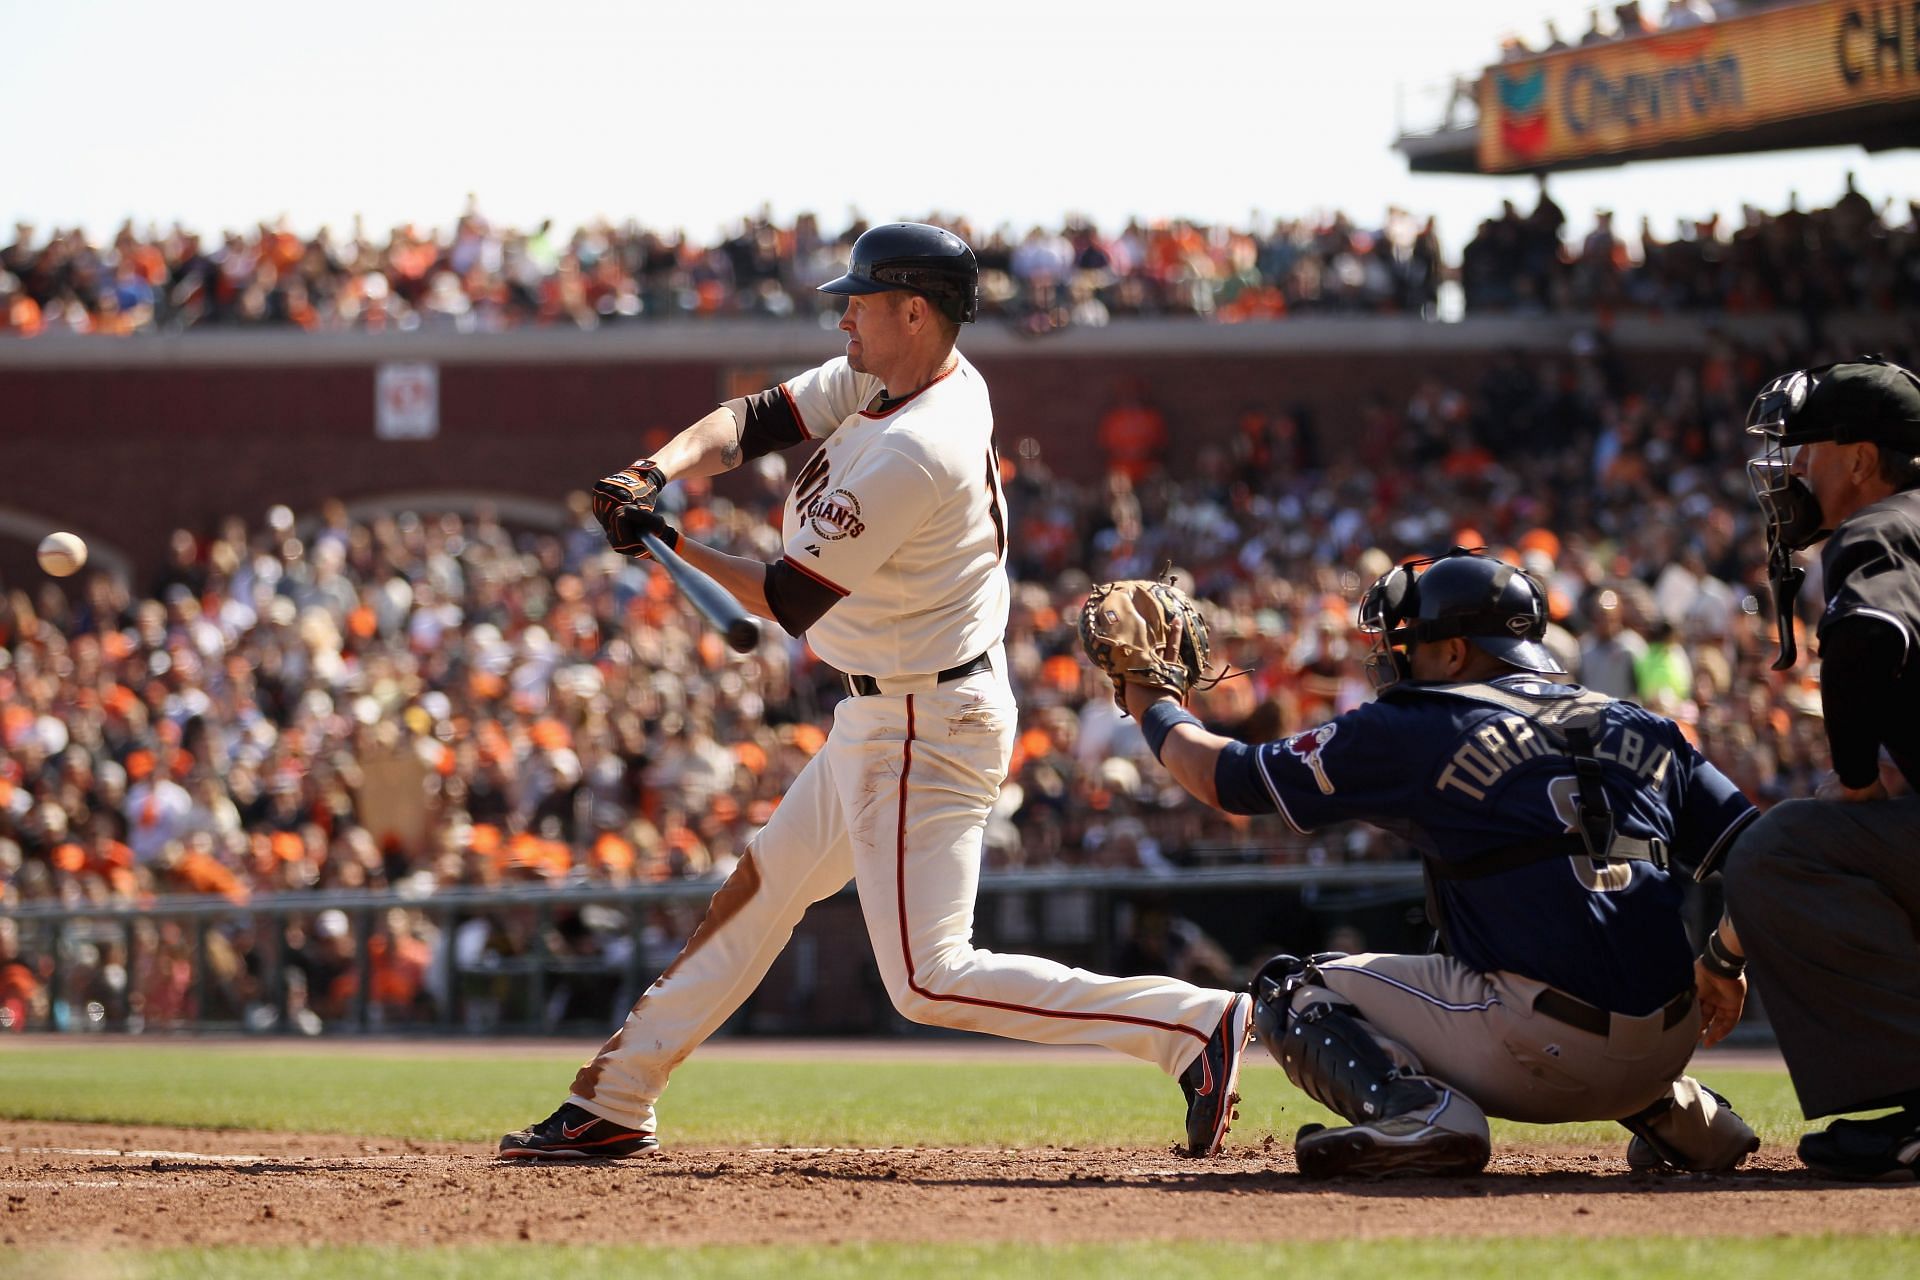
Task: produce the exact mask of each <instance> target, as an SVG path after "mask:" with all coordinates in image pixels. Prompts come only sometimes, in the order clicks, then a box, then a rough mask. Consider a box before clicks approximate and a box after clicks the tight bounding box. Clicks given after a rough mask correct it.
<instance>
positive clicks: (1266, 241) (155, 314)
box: [0, 183, 1920, 336]
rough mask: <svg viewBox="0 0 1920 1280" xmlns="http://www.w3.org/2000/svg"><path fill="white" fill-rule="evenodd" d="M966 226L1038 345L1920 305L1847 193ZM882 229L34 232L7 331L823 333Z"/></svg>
mask: <svg viewBox="0 0 1920 1280" xmlns="http://www.w3.org/2000/svg"><path fill="white" fill-rule="evenodd" d="M932 220H933V221H936V222H946V223H949V224H950V225H952V226H953V227H954V229H955V230H957V231H959V232H960V233H961V235H962V236H963V237H965V238H966V239H967V240H968V241H969V242H970V243H971V244H973V245H974V246H975V247H976V248H977V249H978V251H979V256H980V261H981V267H982V277H981V279H982V288H981V307H982V311H983V313H984V314H985V315H987V316H990V317H997V318H1000V319H1002V320H1005V321H1007V322H1009V323H1012V324H1015V325H1017V326H1019V327H1021V328H1023V329H1026V330H1029V331H1035V332H1043V331H1048V330H1053V329H1057V328H1061V327H1065V326H1068V325H1082V326H1086V325H1095V326H1097V325H1103V324H1107V323H1109V322H1111V321H1113V320H1115V319H1121V318H1126V317H1132V316H1192V317H1201V318H1206V319H1209V320H1213V321H1219V322H1229V323H1231V322H1241V321H1255V320H1272V319H1278V318H1281V317H1284V316H1289V315H1296V314H1302V313H1346V314H1351V313H1361V314H1379V313H1399V314H1411V315H1426V316H1432V315H1434V314H1436V311H1437V306H1438V300H1439V293H1440V288H1441V285H1442V283H1443V282H1444V281H1446V280H1448V279H1458V281H1459V283H1460V284H1461V286H1462V289H1463V293H1464V298H1465V304H1466V308H1467V310H1468V312H1469V313H1490V312H1502V311H1539V310H1568V309H1578V310H1586V309H1607V310H1617V309H1622V308H1630V309H1643V310H1688V311H1722V310H1724V311H1754V310H1766V309H1781V310H1791V311H1800V312H1806V313H1809V314H1813V315H1819V314H1824V313H1826V312H1829V311H1834V310H1854V309H1867V310H1877V311H1883V312H1886V311H1896V310H1900V309H1909V310H1910V309H1912V308H1914V307H1915V306H1920V206H1909V207H1908V209H1907V210H1906V211H1905V220H1904V221H1901V214H1900V213H1899V212H1898V211H1895V210H1894V209H1892V208H1891V207H1889V208H1887V209H1885V210H1875V209H1874V208H1873V206H1872V205H1871V203H1870V202H1868V201H1867V200H1866V198H1865V197H1864V196H1862V195H1861V194H1860V193H1859V192H1858V191H1855V190H1854V189H1853V187H1852V185H1851V183H1849V186H1848V189H1847V191H1846V193H1845V194H1844V195H1843V196H1842V197H1841V198H1840V199H1839V200H1838V201H1837V202H1836V204H1835V205H1834V207H1833V208H1831V209H1817V210H1811V211H1802V210H1800V209H1799V208H1798V207H1797V205H1796V206H1795V207H1792V208H1789V209H1787V210H1785V211H1784V212H1781V213H1779V214H1768V213H1764V212H1762V211H1760V210H1758V209H1752V208H1749V209H1746V210H1744V211H1743V214H1742V223H1741V225H1740V226H1739V227H1737V228H1735V227H1732V226H1729V225H1723V223H1722V220H1721V219H1720V218H1719V217H1718V216H1714V217H1710V218H1707V219H1704V220H1699V221H1694V222H1689V223H1686V224H1684V225H1683V226H1682V227H1681V228H1680V231H1679V234H1677V235H1676V236H1675V237H1674V238H1672V239H1670V240H1661V239H1660V238H1659V237H1658V236H1656V234H1655V233H1654V231H1653V229H1652V228H1651V227H1648V226H1642V227H1641V229H1640V232H1639V234H1638V235H1637V236H1628V235H1625V234H1623V233H1621V232H1620V231H1617V230H1616V229H1615V228H1614V226H1613V218H1612V215H1611V213H1609V212H1607V211H1604V210H1602V211H1598V212H1597V213H1596V214H1595V222H1594V226H1593V228H1592V229H1591V230H1590V231H1588V232H1587V233H1586V234H1585V235H1584V236H1577V237H1572V236H1571V233H1570V232H1569V230H1568V227H1567V219H1566V216H1565V214H1564V213H1563V212H1562V211H1561V210H1560V208H1559V206H1558V205H1556V204H1555V203H1554V202H1553V200H1552V199H1551V198H1550V197H1548V196H1547V194H1546V191H1545V189H1544V187H1543V188H1542V191H1541V196H1540V199H1539V201H1538V203H1537V205H1536V207H1535V208H1534V209H1533V210H1532V211H1531V212H1529V213H1526V214H1522V213H1521V212H1519V211H1518V210H1517V209H1516V208H1515V207H1514V206H1513V205H1512V204H1511V203H1508V204H1506V205H1505V206H1504V207H1503V209H1502V211H1501V212H1500V213H1499V214H1498V215H1497V216H1495V217H1492V218H1489V219H1487V220H1486V221H1485V222H1483V223H1482V224H1481V226H1480V227H1479V228H1478V230H1477V231H1476V233H1475V235H1474V236H1473V238H1472V240H1471V241H1470V242H1469V243H1468V244H1467V245H1466V246H1465V247H1464V249H1463V250H1462V253H1461V259H1460V261H1459V262H1458V263H1457V264H1450V263H1447V262H1444V261H1443V260H1442V255H1441V251H1440V245H1439V240H1438V236H1437V234H1436V231H1435V228H1434V223H1433V220H1432V219H1431V218H1427V219H1421V218H1418V217H1416V216H1414V215H1412V214H1409V213H1408V212H1406V211H1405V210H1402V209H1397V208H1395V209H1389V210H1388V211H1387V213H1386V215H1385V216H1384V218H1382V219H1381V220H1380V221H1379V222H1378V223H1372V224H1362V223H1361V222H1358V221H1356V220H1355V219H1352V218H1350V217H1348V216H1347V215H1345V214H1342V213H1334V214H1328V215H1324V216H1314V217H1304V218H1296V219H1280V220H1276V221H1275V222H1273V223H1272V224H1271V225H1269V226H1265V227H1247V228H1236V227H1224V226H1209V225H1203V224H1199V223H1195V222H1190V221H1184V220H1179V221H1172V222H1152V223H1143V222H1141V221H1139V220H1135V221H1131V222H1129V223H1128V224H1127V225H1126V226H1125V227H1123V228H1121V229H1120V230H1119V231H1118V232H1117V233H1110V232H1104V231H1102V230H1100V229H1099V228H1097V227H1095V226H1093V225H1092V224H1091V223H1089V222H1087V221H1086V220H1084V219H1070V220H1069V221H1068V222H1067V223H1066V225H1064V226H1063V227H1060V228H1058V229H1050V228H1040V227H1035V228H1032V229H1030V230H1028V231H1027V232H1025V233H1024V234H1019V233H1016V232H1014V231H1012V230H1011V229H1009V228H1005V227H1001V228H997V229H994V230H991V231H988V230H986V229H984V228H979V229H976V228H974V227H972V226H970V225H969V224H968V223H967V221H966V220H965V219H964V218H958V219H943V218H942V217H940V216H939V215H937V214H936V215H933V216H932ZM865 228H866V223H864V222H862V221H858V220H856V221H854V222H853V224H852V225H850V226H849V227H847V228H846V229H845V230H844V231H842V232H839V233H838V234H833V233H830V232H827V231H825V230H823V229H822V227H821V225H820V222H819V220H818V219H817V218H816V217H815V216H814V215H812V214H801V215H800V216H799V217H797V218H796V219H795V220H794V221H793V223H792V224H791V225H779V224H776V223H775V222H774V221H773V219H772V218H771V216H770V215H769V214H767V213H766V212H764V211H763V212H762V213H760V214H758V215H756V216H754V217H751V218H747V219H745V220H743V222H742V224H741V225H740V227H739V228H738V229H737V230H736V231H735V232H734V233H733V234H732V235H729V236H727V237H725V238H724V239H722V240H721V241H720V242H719V243H717V244H703V243H700V242H698V241H697V240H694V239H691V238H689V237H688V236H687V235H686V234H684V233H683V232H673V233H661V232H657V231H652V230H648V229H646V228H645V227H642V226H641V225H639V224H638V223H634V222H629V223H626V224H624V225H622V226H618V227H616V226H613V225H611V224H608V223H604V222H603V223H597V224H594V225H591V226H585V227H581V228H579V229H577V230H575V231H574V232H572V234H570V235H569V234H566V233H564V232H562V231H560V230H558V229H556V228H555V227H554V226H553V225H552V224H551V223H543V224H541V225H540V226H539V227H536V228H534V229H533V230H531V231H525V230H519V229H514V228H510V227H504V226H499V225H496V224H495V223H493V222H492V221H490V220H489V219H488V218H487V217H486V216H485V215H484V214H483V213H481V212H480V210H479V209H478V208H477V207H469V209H468V210H467V211H466V212H465V213H464V214H463V215H462V216H461V217H460V219H459V220H458V222H457V223H456V224H455V226H454V228H453V230H452V232H451V233H450V234H445V235H441V234H437V233H435V232H432V231H428V230H422V229H420V228H416V227H413V226H402V227H396V228H394V229H393V231H392V232H391V233H390V234H389V235H388V236H387V238H386V240H385V242H384V243H380V242H379V241H378V239H377V238H376V237H374V236H372V235H370V234H369V233H368V232H367V231H366V229H365V228H364V227H362V226H359V225H357V224H356V225H355V227H354V228H353V229H352V231H351V233H350V234H349V235H348V236H347V237H345V238H344V239H341V238H336V237H335V236H334V235H333V234H332V233H330V232H329V231H327V230H326V229H324V228H323V229H322V230H320V231H319V232H318V233H317V234H315V235H313V236H312V237H302V236H300V235H297V234H295V233H294V232H293V231H291V230H290V229H288V227H287V226H286V225H285V224H284V223H282V224H278V225H269V224H266V223H262V224H261V225H260V226H258V227H257V228H255V229H254V231H252V232H251V233H244V234H243V233H240V232H235V231H229V232H226V233H224V234H223V235H221V236H219V237H217V238H215V237H203V236H202V235H201V234H199V233H197V232H193V231H189V230H187V229H184V228H182V227H179V226H175V227H174V228H173V229H171V230H169V231H165V232H162V231H159V230H151V231H148V232H146V233H144V234H142V233H137V232H136V231H135V230H134V228H133V227H132V225H131V224H129V225H126V226H122V227H121V228H120V229H119V231H118V232H117V233H116V234H115V235H114V236H113V238H112V240H111V241H110V242H108V243H105V244H98V245H96V244H94V243H92V242H91V241H90V240H89V239H88V237H87V236H86V235H85V234H83V233H82V232H80V231H78V230H59V229H55V230H53V231H52V232H51V233H50V234H48V235H47V236H45V237H44V238H42V237H41V236H40V235H39V233H38V231H37V230H36V229H35V228H34V227H31V226H26V225H21V226H18V227H16V228H15V230H14V235H13V241H12V243H11V244H9V245H7V246H5V247H4V248H0V335H14V336H33V335H36V334H67V333H82V334H102V335H113V334H132V333H143V332H177V331H181V330H187V329H203V328H212V327H234V326H256V327H258V326H266V327H272V326H279V327H287V328H295V329H301V330H313V331H360V332H384V331H393V330H414V329H427V330H435V329H439V330H446V331H452V332H497V331H501V330H507V329H515V328H521V327H525V326H560V327H572V328H580V329H592V328H597V327H600V326H602V325H617V324H626V323H634V322H640V321H659V320H665V319H672V318H676V317H679V318H685V317H703V316H759V317H765V318H770V319H792V318H795V317H799V318H802V319H808V318H812V319H818V318H821V317H822V316H824V314H825V313H826V311H827V310H828V309H829V301H830V300H829V299H827V298H826V297H824V296H823V295H820V294H817V293H815V292H814V286H815V285H817V284H819V283H821V282H822V281H824V280H826V279H828V278H830V277H832V276H834V275H836V274H838V273H839V271H840V270H841V269H842V267H843V265H844V262H845V258H846V254H847V251H848V248H849V246H851V244H852V243H853V241H854V239H855V238H856V237H857V236H858V235H859V233H860V232H861V231H863V230H865Z"/></svg>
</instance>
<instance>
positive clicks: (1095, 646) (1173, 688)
mask: <svg viewBox="0 0 1920 1280" xmlns="http://www.w3.org/2000/svg"><path fill="white" fill-rule="evenodd" d="M1176 618H1177V619H1178V620H1179V621H1180V635H1179V639H1178V641H1177V643H1174V644H1169V636H1170V633H1171V631H1172V626H1173V622H1174V620H1175V619H1176ZM1080 647H1081V648H1083V649H1085V650H1086V651H1087V657H1088V658H1089V659H1091V660H1092V662H1093V665H1094V666H1096V667H1098V668H1100V670H1102V671H1104V672H1106V674H1107V677H1108V679H1110V680H1112V681H1113V700H1114V701H1115V702H1116V703H1118V704H1119V705H1120V709H1121V710H1122V711H1125V710H1126V709H1127V686H1128V685H1130V684H1137V685H1142V686H1145V687H1146V688H1149V689H1157V690H1159V691H1161V692H1163V693H1169V694H1172V695H1173V696H1174V697H1175V698H1177V699H1178V700H1179V701H1181V702H1183V703H1184V702H1185V701H1186V700H1187V695H1188V694H1189V693H1191V692H1192V691H1193V688H1194V686H1195V685H1202V686H1205V685H1207V684H1210V683H1211V680H1210V679H1209V678H1208V676H1207V659H1208V657H1209V656H1210V654H1211V646H1210V645H1209V644H1208V641H1207V620H1206V619H1205V618H1203V617H1201V616H1200V609H1199V607H1198V606H1197V605H1195V604H1194V603H1193V601H1192V600H1189V599H1188V598H1187V595H1186V593H1185V592H1183V591H1181V590H1180V588H1178V587H1176V586H1173V585H1172V584H1171V583H1166V582H1153V581H1149V580H1147V579H1145V578H1129V579H1126V580H1124V581H1121V582H1103V583H1101V584H1100V585H1099V586H1097V587H1095V588H1094V589H1093V591H1092V593H1091V594H1090V595H1088V596H1087V603H1086V604H1085V606H1083V607H1082V608H1081V610H1080Z"/></svg>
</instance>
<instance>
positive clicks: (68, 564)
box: [40, 533, 87, 578]
mask: <svg viewBox="0 0 1920 1280" xmlns="http://www.w3.org/2000/svg"><path fill="white" fill-rule="evenodd" d="M86 562H87V544H86V543H84V542H82V541H81V540H80V537H79V535H78V534H72V533H50V534H48V535H47V536H46V537H44V538H42V539H41V540H40V567H41V568H42V569H45V570H46V571H47V572H48V573H50V574H52V575H53V576H54V577H56V578H65V577H68V576H69V575H71V574H75V573H78V572H80V566H81V565H83V564H85V563H86Z"/></svg>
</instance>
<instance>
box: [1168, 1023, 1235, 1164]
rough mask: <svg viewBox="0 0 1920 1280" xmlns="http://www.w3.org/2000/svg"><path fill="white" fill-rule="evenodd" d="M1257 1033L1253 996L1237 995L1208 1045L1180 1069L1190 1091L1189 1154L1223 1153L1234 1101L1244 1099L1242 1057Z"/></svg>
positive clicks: (1183, 1085)
mask: <svg viewBox="0 0 1920 1280" xmlns="http://www.w3.org/2000/svg"><path fill="white" fill-rule="evenodd" d="M1252 1035H1253V997H1252V996H1250V995H1246V994H1245V993H1242V994H1239V995H1236V996H1234V997H1233V999H1232V1001H1231V1002H1229V1003H1228V1005H1227V1011H1226V1013H1224V1014H1222V1015H1221V1017H1220V1025H1219V1026H1218V1027H1215V1028H1214V1031H1213V1035H1212V1036H1211V1037H1209V1038H1208V1040H1207V1047H1206V1048H1204V1049H1202V1050H1201V1051H1200V1056H1199V1057H1197V1058H1195V1059H1194V1060H1193V1064H1192V1065H1191V1066H1189V1067H1188V1068H1187V1069H1186V1070H1185V1071H1183V1072H1181V1073H1180V1088H1181V1091H1182V1092H1184V1093H1185V1094H1186V1095H1187V1154H1188V1155H1190V1156H1212V1155H1218V1154H1220V1144H1221V1143H1222V1142H1223V1141H1225V1140H1226V1136H1227V1127H1228V1125H1230V1124H1232V1122H1233V1114H1234V1113H1233V1107H1234V1104H1235V1103H1237V1102H1239V1101H1240V1095H1239V1093H1238V1092H1236V1091H1237V1090H1238V1089H1239V1087H1240V1059H1241V1057H1242V1056H1243V1055H1244V1054H1245V1053H1246V1048H1247V1040H1248V1039H1249V1038H1250V1037H1251V1036H1252Z"/></svg>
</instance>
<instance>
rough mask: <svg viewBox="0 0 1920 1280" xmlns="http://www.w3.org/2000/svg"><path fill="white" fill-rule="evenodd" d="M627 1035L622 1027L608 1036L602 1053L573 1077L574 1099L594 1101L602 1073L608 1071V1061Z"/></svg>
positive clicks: (601, 1049) (602, 1046)
mask: <svg viewBox="0 0 1920 1280" xmlns="http://www.w3.org/2000/svg"><path fill="white" fill-rule="evenodd" d="M626 1033H627V1029H626V1028H625V1027H621V1028H620V1029H619V1030H617V1031H615V1032H614V1033H613V1034H612V1035H610V1036H608V1037H607V1042H606V1043H605V1044H603V1045H601V1046H600V1052H599V1053H596V1054H594V1055H593V1061H592V1062H589V1063H588V1064H587V1065H586V1066H584V1067H581V1068H580V1071H579V1073H578V1074H577V1075H575V1076H574V1077H573V1087H572V1088H571V1089H570V1090H569V1092H570V1093H572V1094H573V1096H574V1097H576V1098H586V1099H587V1100H589V1101H591V1100H592V1098H593V1093H594V1090H596V1089H598V1088H599V1087H600V1073H601V1072H602V1071H604V1070H606V1067H607V1059H608V1058H610V1057H612V1056H613V1054H614V1051H615V1050H616V1049H618V1048H619V1047H620V1038H621V1037H622V1036H624V1035H625V1034H626Z"/></svg>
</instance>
